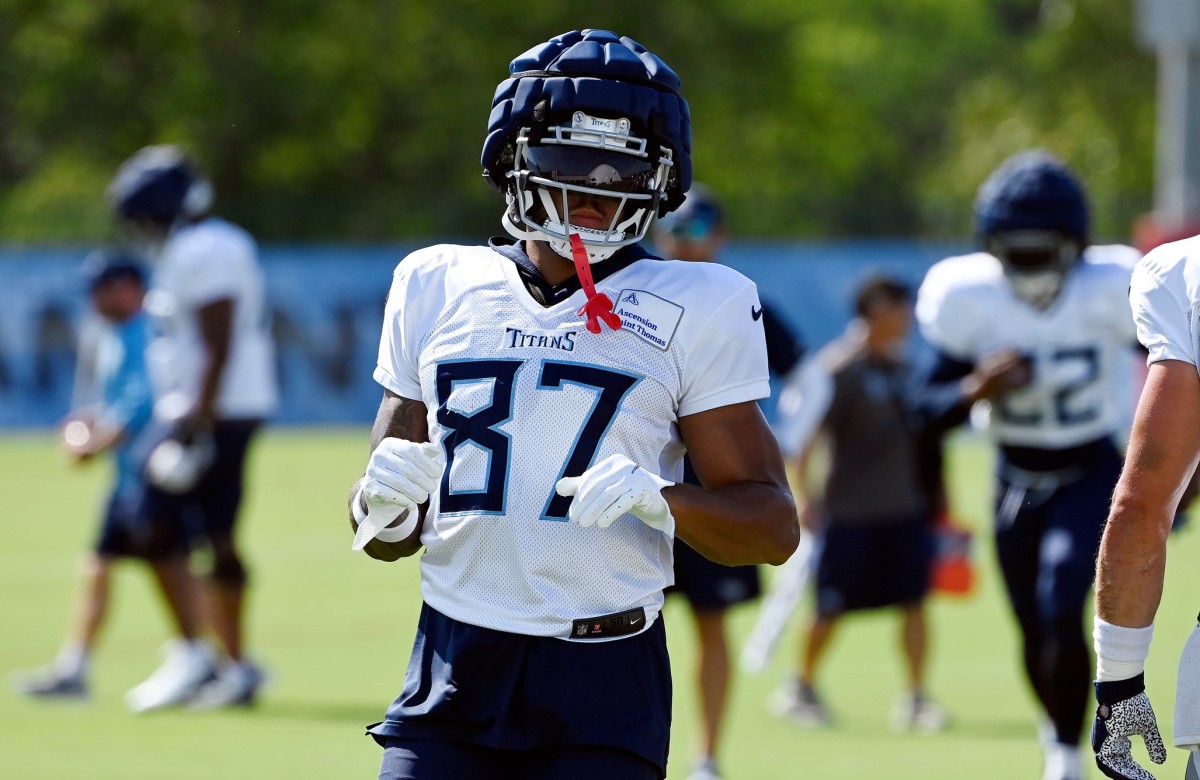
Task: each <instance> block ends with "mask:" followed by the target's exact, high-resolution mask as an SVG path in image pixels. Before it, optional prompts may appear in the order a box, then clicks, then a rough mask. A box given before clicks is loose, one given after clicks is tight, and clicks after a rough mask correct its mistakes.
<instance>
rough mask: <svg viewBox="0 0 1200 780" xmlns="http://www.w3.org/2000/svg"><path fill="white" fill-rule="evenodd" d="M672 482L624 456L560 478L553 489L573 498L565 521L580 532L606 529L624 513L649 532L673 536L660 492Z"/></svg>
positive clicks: (616, 456)
mask: <svg viewBox="0 0 1200 780" xmlns="http://www.w3.org/2000/svg"><path fill="white" fill-rule="evenodd" d="M674 484H675V483H674V482H668V481H667V480H665V479H663V478H661V477H659V476H658V475H656V474H651V473H650V472H649V471H646V470H645V469H644V468H642V467H641V466H639V465H637V464H636V463H634V462H633V461H632V460H630V459H629V458H627V457H625V456H624V455H609V456H608V457H607V458H605V459H604V460H602V461H600V462H599V463H597V464H595V465H593V466H592V467H591V468H590V469H588V470H587V471H585V472H583V473H582V474H580V475H579V476H578V477H563V478H562V479H560V480H559V481H558V484H557V485H555V487H554V489H555V490H557V491H558V493H559V495H562V496H574V497H575V498H574V500H573V501H571V508H570V509H569V510H567V517H568V518H569V519H570V520H571V522H572V523H579V525H581V526H583V527H584V528H586V527H588V526H590V525H594V526H596V527H598V528H608V527H609V526H610V525H612V523H613V521H614V520H616V519H617V518H618V517H620V516H621V515H623V514H625V513H629V514H632V515H633V516H634V517H636V518H638V519H639V520H641V521H642V522H643V523H645V524H646V525H648V526H650V527H651V528H655V529H657V530H659V531H662V532H663V533H667V534H670V533H674V529H675V518H674V517H673V516H672V515H671V508H670V507H669V506H667V500H666V499H665V498H663V497H662V489H663V488H665V487H670V486H671V485H674Z"/></svg>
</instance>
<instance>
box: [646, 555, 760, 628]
mask: <svg viewBox="0 0 1200 780" xmlns="http://www.w3.org/2000/svg"><path fill="white" fill-rule="evenodd" d="M674 552H675V584H674V585H672V586H671V587H669V588H667V590H666V592H667V593H681V594H683V596H684V598H686V599H687V600H688V602H689V603H690V604H691V605H692V609H694V610H696V611H697V612H720V611H722V610H725V609H728V608H729V607H732V606H734V605H735V604H741V603H742V602H745V601H750V600H751V599H753V598H757V597H758V595H759V578H758V567H757V566H723V565H722V564H719V563H714V562H713V561H710V560H709V559H708V558H705V557H704V556H703V555H701V554H700V553H698V552H696V551H695V550H693V549H692V548H691V547H690V546H689V545H688V543H687V542H685V541H683V540H681V539H678V538H676V539H675V546H674Z"/></svg>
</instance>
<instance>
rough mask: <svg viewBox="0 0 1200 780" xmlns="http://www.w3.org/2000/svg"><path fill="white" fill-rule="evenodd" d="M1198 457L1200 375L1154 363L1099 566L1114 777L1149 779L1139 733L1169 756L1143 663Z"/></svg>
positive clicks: (1100, 720)
mask: <svg viewBox="0 0 1200 780" xmlns="http://www.w3.org/2000/svg"><path fill="white" fill-rule="evenodd" d="M1197 457H1200V382H1198V381H1197V375H1196V367H1195V366H1193V365H1191V364H1190V363H1185V362H1183V361H1180V360H1163V361H1159V362H1157V363H1154V364H1153V365H1151V366H1150V371H1149V374H1148V375H1147V379H1146V385H1145V388H1144V389H1143V391H1142V394H1141V398H1140V400H1139V401H1138V409H1137V415H1136V417H1135V419H1134V423H1133V431H1132V435H1131V437H1130V441H1129V449H1128V452H1127V454H1126V457H1125V466H1124V468H1123V470H1122V472H1121V479H1120V481H1119V482H1118V483H1117V487H1116V490H1115V491H1114V493H1113V500H1112V508H1111V509H1110V511H1109V516H1108V522H1107V523H1106V525H1105V528H1104V536H1103V538H1102V539H1101V542H1100V554H1099V557H1098V558H1097V564H1096V624H1095V625H1096V629H1095V633H1094V638H1095V642H1096V656H1097V668H1096V672H1097V677H1098V680H1097V682H1096V699H1097V702H1098V704H1099V706H1098V708H1097V711H1096V720H1095V723H1094V725H1093V729H1092V748H1093V749H1094V751H1095V753H1096V764H1097V765H1098V766H1099V767H1100V770H1101V771H1102V772H1104V774H1105V775H1106V776H1107V777H1111V778H1117V779H1118V780H1152V778H1153V777H1154V776H1153V775H1152V774H1151V773H1150V772H1148V771H1146V770H1145V769H1143V768H1142V767H1140V766H1138V764H1137V763H1136V762H1135V761H1134V759H1133V757H1132V754H1131V743H1130V740H1129V737H1130V736H1134V735H1139V736H1141V737H1142V738H1143V739H1144V740H1145V742H1146V749H1147V751H1148V752H1149V754H1150V758H1151V760H1152V761H1154V762H1155V763H1159V764H1161V763H1162V762H1163V761H1165V760H1166V751H1165V749H1164V748H1163V742H1162V737H1161V736H1160V735H1159V731H1158V725H1157V723H1156V722H1155V718H1154V710H1153V709H1152V708H1151V706H1150V700H1149V699H1148V698H1147V697H1146V691H1145V682H1144V680H1145V677H1144V673H1143V666H1144V665H1145V661H1146V658H1147V656H1148V655H1149V651H1150V638H1151V635H1152V634H1153V624H1154V617H1155V613H1156V612H1157V611H1158V605H1159V601H1160V600H1161V598H1162V590H1163V580H1164V577H1165V574H1166V561H1167V536H1168V535H1169V534H1170V532H1171V522H1172V520H1173V519H1174V515H1175V508H1176V506H1177V504H1178V503H1179V498H1180V496H1181V495H1182V494H1183V491H1184V488H1185V487H1186V486H1187V483H1188V481H1189V480H1190V479H1191V476H1192V472H1193V469H1194V468H1195V466H1196V459H1197Z"/></svg>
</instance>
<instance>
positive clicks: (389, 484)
mask: <svg viewBox="0 0 1200 780" xmlns="http://www.w3.org/2000/svg"><path fill="white" fill-rule="evenodd" d="M445 466H446V456H445V454H444V453H443V452H442V448H441V446H440V445H437V444H432V443H430V442H425V443H423V444H418V443H416V442H412V441H408V440H407V439H395V438H391V437H389V438H386V439H384V440H383V441H381V442H379V446H378V447H376V448H375V451H374V452H372V453H371V459H370V460H369V461H367V472H366V476H365V477H364V478H363V481H362V485H361V486H360V487H359V490H358V495H357V496H355V498H354V505H355V513H356V514H357V512H358V511H359V509H358V501H359V498H360V497H361V498H362V499H363V501H364V502H365V503H366V505H367V514H366V516H365V517H364V518H362V519H361V520H360V521H359V523H358V532H357V533H356V534H355V535H354V545H353V549H355V550H361V549H362V548H363V547H365V546H366V544H367V542H369V541H371V540H372V539H374V538H375V537H376V536H379V534H380V532H381V531H383V529H384V528H386V527H387V525H388V524H389V523H391V522H392V521H393V520H395V519H396V518H397V517H399V516H400V514H401V513H402V512H405V511H407V512H409V517H408V518H406V519H405V520H404V522H403V523H401V524H400V528H399V529H394V530H395V531H396V532H389V534H388V536H389V537H396V536H398V533H403V536H398V538H405V537H406V536H407V535H408V534H409V533H411V532H412V529H413V528H415V527H416V524H417V520H418V518H419V513H418V511H417V507H419V506H420V505H421V504H424V503H425V502H426V501H428V500H429V494H430V493H432V492H433V491H434V490H436V489H437V486H438V482H439V481H440V480H441V477H442V469H443V468H445Z"/></svg>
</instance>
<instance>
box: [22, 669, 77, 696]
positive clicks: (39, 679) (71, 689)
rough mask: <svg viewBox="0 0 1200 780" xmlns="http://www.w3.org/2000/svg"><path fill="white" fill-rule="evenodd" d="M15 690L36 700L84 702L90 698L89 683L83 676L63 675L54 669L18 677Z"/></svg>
mask: <svg viewBox="0 0 1200 780" xmlns="http://www.w3.org/2000/svg"><path fill="white" fill-rule="evenodd" d="M13 689H14V690H15V691H16V692H17V693H19V694H21V695H23V696H29V697H31V698H34V699H57V700H59V701H83V700H85V699H87V697H88V689H87V682H86V681H85V680H84V679H83V677H82V676H80V675H69V674H63V673H62V672H60V671H58V670H57V669H54V668H52V667H51V668H47V669H40V670H38V671H35V672H29V673H25V674H20V675H18V676H17V678H16V679H14V680H13Z"/></svg>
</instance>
